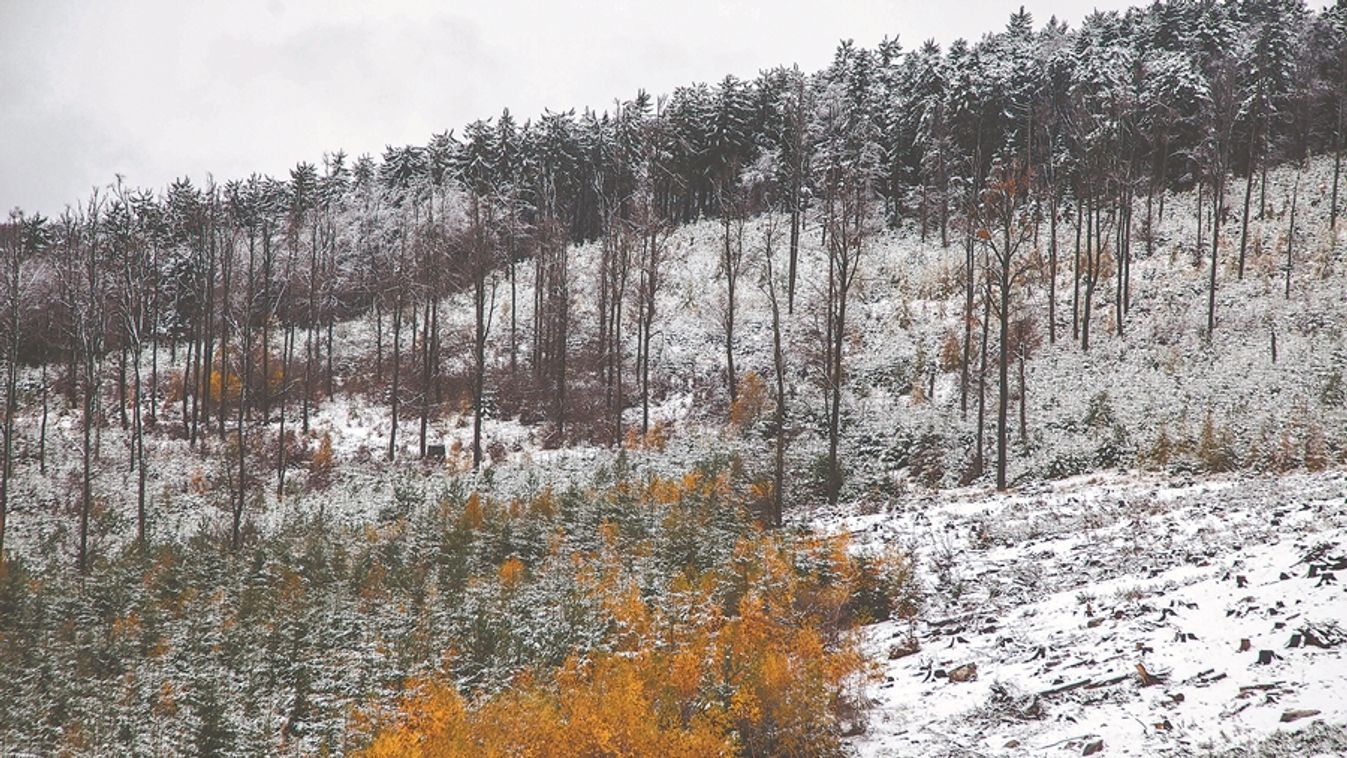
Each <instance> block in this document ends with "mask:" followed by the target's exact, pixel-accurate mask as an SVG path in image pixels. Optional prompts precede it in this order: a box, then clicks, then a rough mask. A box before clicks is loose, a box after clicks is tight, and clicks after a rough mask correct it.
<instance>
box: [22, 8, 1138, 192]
mask: <svg viewBox="0 0 1347 758" xmlns="http://www.w3.org/2000/svg"><path fill="white" fill-rule="evenodd" d="M1129 4H1130V3H1128V2H1127V1H1126V0H1037V1H1036V2H1033V3H1031V4H1028V5H1029V10H1030V11H1031V12H1033V14H1034V20H1035V24H1036V25H1039V26H1041V25H1042V24H1043V23H1044V22H1045V21H1046V20H1047V19H1048V18H1049V17H1050V16H1053V15H1056V16H1057V17H1058V18H1062V19H1065V20H1067V21H1068V22H1069V23H1071V24H1072V25H1073V26H1074V25H1076V24H1077V23H1078V22H1079V21H1080V19H1081V18H1082V17H1083V16H1084V15H1086V14H1087V13H1088V12H1089V11H1090V10H1092V9H1094V8H1095V7H1099V8H1121V7H1125V6H1127V5H1129ZM1019 5H1020V0H946V1H945V2H930V1H929V0H889V1H888V2H884V1H883V0H832V1H831V2H828V1H827V0H811V2H798V0H789V1H787V0H777V1H776V2H770V1H765V2H760V3H748V2H736V1H732V0H673V1H672V2H669V1H660V2H646V3H638V2H629V1H627V0H533V1H532V2H529V1H527V0H477V1H476V2H471V3H468V2H462V0H454V1H452V2H444V3H431V2H425V3H413V2H379V3H375V2H369V3H367V4H360V3H353V2H337V1H335V0H329V1H328V2H323V1H322V0H269V1H268V0H234V1H233V2H223V1H221V2H214V1H212V2H196V1H195V0H109V1H107V2H103V1H101V0H87V1H86V2H75V1H74V0H41V1H39V0H0V214H3V213H4V212H5V211H7V210H8V209H10V208H13V207H15V206H21V207H23V208H24V209H26V210H29V211H33V210H37V211H42V212H44V213H47V214H53V213H56V212H59V211H60V209H61V208H63V207H64V206H65V205H66V204H67V203H73V202H75V201H76V200H78V199H80V198H82V197H84V196H85V195H86V194H87V193H88V191H89V189H90V188H91V187H92V186H94V185H95V184H99V185H101V184H107V183H109V182H111V181H112V180H113V178H114V174H117V173H120V174H122V175H124V176H125V177H126V179H127V181H128V182H129V183H131V184H133V185H137V186H149V187H161V186H163V185H164V184H166V183H167V182H169V181H170V180H172V179H173V178H174V177H176V176H182V175H188V176H191V177H193V179H194V180H197V181H200V180H202V179H203V178H204V177H205V175H206V172H207V171H210V172H213V173H214V175H215V176H216V177H218V178H220V179H228V178H237V177H243V176H246V175H247V174H249V173H251V172H253V171H258V172H264V173H273V174H277V175H281V174H284V173H285V172H287V171H288V170H289V168H290V167H292V166H294V164H295V163H297V162H299V161H301V160H308V161H312V162H315V163H317V162H318V161H319V159H320V158H321V156H322V153H323V152H324V151H325V150H333V149H336V148H344V149H345V150H346V151H347V152H348V153H350V154H352V155H358V154H360V153H362V152H370V153H373V154H375V155H378V153H380V152H381V151H382V150H383V147H384V146H385V145H386V144H406V143H424V142H425V141H426V140H427V138H428V137H429V135H430V134H431V133H432V132H437V131H442V130H444V129H449V128H453V129H455V130H461V127H462V125H463V124H465V123H467V122H468V121H471V120H473V119H475V118H485V117H489V116H493V115H495V114H498V113H499V112H500V110H501V109H502V108H503V107H509V108H510V110H511V112H513V113H514V114H515V115H516V116H517V117H518V118H519V119H520V120H521V121H522V120H523V119H524V118H525V117H529V116H532V115H535V114H537V113H539V112H541V111H542V109H543V108H552V109H554V110H560V109H565V108H571V107H575V108H577V109H580V108H582V107H583V106H586V105H588V106H591V107H594V108H596V109H601V108H603V107H606V106H607V105H609V104H610V103H611V102H612V101H613V100H614V98H618V97H622V98H626V97H630V96H631V95H633V94H635V93H636V91H637V90H638V89H640V88H642V87H644V88H645V89H647V90H649V91H650V92H651V93H652V94H661V93H665V92H668V91H669V90H671V89H672V88H673V87H675V86H677V85H680V84H686V83H689V82H693V81H715V80H718V79H720V78H721V77H723V76H724V75H725V74H726V73H734V74H736V75H738V76H742V77H745V78H748V77H751V76H753V75H755V74H756V73H757V72H758V71H759V70H760V69H763V68H768V67H770V66H773V65H776V64H791V63H799V64H800V66H801V68H803V69H804V70H806V71H813V70H816V69H818V68H821V67H822V66H823V65H825V64H826V63H827V62H828V60H829V59H830V58H831V55H832V51H833V49H834V47H835V45H836V43H837V41H838V40H840V39H843V38H852V39H855V40H856V42H857V43H858V44H861V45H865V46H873V45H874V44H875V43H877V42H878V41H879V40H880V39H881V38H883V37H884V36H885V35H886V34H888V35H898V36H899V38H900V39H901V41H902V42H903V45H904V48H907V49H910V48H912V47H915V46H917V45H918V44H920V43H921V42H922V41H923V40H925V39H927V38H935V39H936V40H937V41H938V42H940V43H941V44H942V45H947V44H948V43H949V42H950V41H952V40H954V39H956V38H958V37H967V38H969V39H976V38H977V37H980V36H981V35H982V34H983V33H984V32H987V31H991V30H997V29H1001V28H1003V27H1004V25H1005V22H1006V19H1007V17H1008V16H1009V14H1010V13H1011V12H1012V11H1013V10H1015V8H1017V7H1018V6H1019Z"/></svg>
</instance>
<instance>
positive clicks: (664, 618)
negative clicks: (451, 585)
mask: <svg viewBox="0 0 1347 758" xmlns="http://www.w3.org/2000/svg"><path fill="white" fill-rule="evenodd" d="M717 479H718V477H701V478H699V479H698V478H693V479H692V480H688V479H686V478H685V479H684V480H683V481H666V482H664V483H663V484H660V485H659V488H662V491H661V492H660V493H659V494H661V495H663V496H668V495H669V494H670V490H672V491H680V490H681V491H684V492H686V491H687V490H688V489H693V490H697V489H701V488H708V487H709V488H714V487H717V486H719V485H718V482H717ZM651 494H652V495H653V494H655V493H653V492H652V493H651ZM607 531H608V532H609V533H608V534H606V535H605V537H606V538H605V539H604V540H603V547H602V548H601V550H600V553H601V554H600V555H598V556H594V558H595V560H594V561H593V565H596V566H598V567H600V568H599V570H598V571H597V572H596V573H592V574H584V576H587V586H589V588H590V589H589V592H590V593H591V594H593V595H595V596H596V599H598V600H600V601H601V602H602V605H603V607H604V609H605V611H606V612H607V614H608V617H609V618H610V620H611V626H610V628H611V630H612V632H611V633H610V635H609V641H608V645H607V646H606V649H607V650H608V651H609V652H601V653H591V654H589V655H588V656H584V657H582V656H580V655H578V654H576V655H572V656H571V657H570V658H569V659H568V660H567V661H566V662H565V663H564V664H563V665H562V666H561V667H560V669H559V670H557V671H556V672H555V673H554V674H553V675H552V676H551V677H550V680H544V679H542V678H540V677H538V676H537V675H533V676H524V677H520V678H519V679H518V680H516V681H515V682H514V685H513V686H512V687H510V688H508V689H506V690H504V691H502V692H499V693H497V694H494V695H489V696H485V697H483V698H481V699H480V700H477V701H475V702H470V701H467V700H465V699H464V697H463V696H462V695H460V694H459V693H458V692H457V691H456V690H455V689H454V688H453V687H452V686H449V685H446V684H443V683H440V682H436V681H419V682H416V683H414V684H413V686H412V687H411V688H410V690H409V694H408V695H407V697H406V698H405V699H404V700H403V701H402V703H401V704H400V705H399V707H398V708H397V710H396V712H395V713H394V714H392V716H391V717H390V718H388V719H386V720H384V721H382V722H380V723H378V724H376V725H375V726H374V734H373V738H372V740H371V742H370V743H369V745H368V748H367V749H366V751H365V754H366V755H368V756H373V757H376V758H382V757H384V756H441V755H443V756H479V757H481V758H495V757H496V756H538V757H539V758H572V757H574V758H581V757H582V756H603V755H606V756H670V758H673V757H674V756H680V757H681V756H731V755H741V754H742V755H785V756H815V755H825V754H829V753H833V752H836V749H837V747H838V745H837V737H836V735H837V733H838V729H837V728H836V727H837V718H838V715H839V714H846V715H850V714H852V713H854V711H853V710H852V708H853V707H854V704H855V703H856V702H857V695H858V688H859V685H860V684H861V683H863V681H864V680H865V677H866V675H867V674H868V672H869V667H868V664H867V662H866V658H865V657H864V656H863V655H862V654H861V652H860V651H859V650H858V649H857V647H856V645H855V644H854V641H853V640H852V638H851V636H850V635H848V634H845V633H844V631H843V628H842V625H841V623H840V619H841V618H842V617H843V615H844V607H845V605H846V603H847V600H848V597H849V587H850V584H851V582H853V581H854V580H855V577H856V575H857V568H856V566H855V563H854V562H853V560H852V559H851V558H850V557H849V556H848V552H847V543H846V541H845V539H840V538H839V539H792V538H789V537H783V536H781V535H778V534H761V533H759V534H755V535H754V536H752V537H749V538H745V539H743V540H741V541H740V543H739V545H738V546H737V547H736V549H735V552H734V558H733V560H732V561H731V562H730V564H729V565H728V566H724V567H722V568H720V569H715V570H711V571H708V572H705V573H702V574H698V575H694V574H691V573H686V572H685V573H684V574H683V575H681V576H679V577H676V578H675V579H674V580H673V581H672V582H671V584H670V587H669V591H668V592H667V593H666V595H665V597H664V598H663V600H662V601H656V600H651V599H645V598H643V597H642V595H641V593H640V591H639V590H638V588H637V586H636V585H635V583H634V582H633V581H631V580H630V579H629V578H628V579H625V580H624V579H623V575H622V573H621V565H622V561H621V560H620V557H619V556H617V555H604V554H605V553H616V552H617V551H618V550H619V549H620V548H619V543H618V541H617V540H616V539H615V535H614V534H612V533H611V532H612V529H608V530H607ZM514 564H518V565H517V566H515V565H514ZM523 571H524V567H523V565H522V564H521V563H519V562H518V561H516V560H514V559H511V560H509V561H506V563H505V564H503V565H502V566H501V568H500V574H501V578H502V581H505V580H506V575H507V574H509V577H510V578H509V581H511V582H514V581H517V578H518V575H520V574H522V573H523Z"/></svg>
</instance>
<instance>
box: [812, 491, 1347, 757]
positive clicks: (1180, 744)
mask: <svg viewBox="0 0 1347 758" xmlns="http://www.w3.org/2000/svg"><path fill="white" fill-rule="evenodd" d="M815 523H816V524H817V525H818V526H820V527H821V528H824V529H827V530H833V531H837V530H844V531H848V532H850V533H852V535H853V537H854V538H855V540H856V542H857V545H858V549H872V548H876V547H881V546H885V545H894V544H896V545H903V546H906V547H908V548H909V549H911V550H913V551H914V552H915V554H916V555H917V556H918V557H919V560H920V561H921V564H922V566H923V567H924V568H925V569H926V570H925V571H924V572H923V573H924V575H925V576H927V577H928V579H927V581H928V586H927V590H928V593H929V600H928V608H927V611H926V613H924V614H923V616H922V620H921V621H919V622H917V623H916V624H915V625H912V624H909V622H905V621H898V622H886V623H883V624H877V625H874V626H872V627H869V628H868V629H867V636H866V644H867V646H868V647H869V649H870V650H871V652H872V653H873V654H874V656H875V658H876V660H878V661H880V666H881V670H882V675H881V677H880V679H879V680H878V681H876V682H875V683H874V684H873V685H872V686H871V687H870V690H869V695H870V697H871V698H873V700H874V702H875V709H874V711H873V713H872V714H871V717H870V724H869V729H868V731H867V733H866V734H865V735H863V736H861V737H859V738H857V739H856V740H855V742H854V746H855V747H856V749H857V750H858V752H859V753H860V754H861V755H863V756H889V755H1059V754H1060V755H1079V754H1082V753H1085V751H1086V750H1088V749H1090V748H1091V747H1093V746H1094V743H1096V742H1099V741H1102V747H1103V750H1104V753H1103V754H1105V755H1191V754H1195V753H1203V752H1208V751H1213V750H1228V749H1233V748H1239V747H1242V746H1246V745H1251V744H1254V743H1257V742H1259V741H1261V740H1263V739H1264V738H1266V737H1267V736H1269V735H1270V734H1272V733H1273V732H1275V731H1276V730H1278V729H1287V730H1297V729H1302V728H1303V727H1304V726H1306V725H1309V724H1313V723H1314V722H1316V721H1321V720H1322V721H1324V722H1326V723H1327V724H1337V725H1341V724H1343V723H1344V722H1347V660H1344V654H1347V631H1344V628H1343V627H1342V626H1341V624H1343V623H1347V585H1345V584H1344V583H1343V582H1342V580H1341V579H1347V473H1344V472H1341V471H1339V472H1335V473H1328V474H1317V475H1310V474H1305V475H1294V476H1286V477H1281V478H1237V479H1236V478H1226V479H1187V480H1181V481H1167V480H1165V479H1161V478H1157V477H1152V476H1148V475H1137V474H1119V475H1107V476H1097V477H1092V478H1087V479H1077V480H1073V481H1069V482H1063V483H1058V484H1057V485H1054V486H1044V487H1040V488H1037V489H1026V490H1024V491H1021V492H1018V493H1012V494H994V493H990V492H987V491H985V490H980V489H979V490H968V489H965V490H957V491H952V492H948V493H943V494H939V495H931V496H926V497H920V498H914V499H913V500H911V501H909V502H907V503H905V504H903V506H901V508H900V509H899V510H895V511H894V512H891V513H882V514H876V515H869V516H846V515H827V514H824V515H821V516H819V517H818V518H817V519H816V522H815ZM1340 577H1341V578H1340ZM913 639H915V642H916V646H912V645H911V641H912V640H913ZM912 647H919V649H917V650H915V651H912V650H911V648H912ZM973 667H975V673H973V671H974V670H973ZM1143 668H1144V674H1143V673H1142V671H1143ZM961 679H968V681H956V680H961ZM1298 712H1302V713H1298ZM1288 719H1290V720H1289V721H1288ZM1339 736H1340V735H1339ZM1337 744H1338V747H1339V749H1341V746H1342V744H1343V743H1341V742H1339V743H1337ZM1289 754H1293V753H1289Z"/></svg>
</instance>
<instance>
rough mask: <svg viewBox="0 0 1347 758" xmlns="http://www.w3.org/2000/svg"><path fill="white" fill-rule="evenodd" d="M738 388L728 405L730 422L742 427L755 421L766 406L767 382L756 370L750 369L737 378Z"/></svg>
mask: <svg viewBox="0 0 1347 758" xmlns="http://www.w3.org/2000/svg"><path fill="white" fill-rule="evenodd" d="M738 389H739V391H738V393H737V395H738V396H737V397H736V398H735V400H734V404H733V405H732V406H730V423H731V424H733V425H734V426H736V427H739V428H740V429H742V428H744V427H746V426H750V425H752V424H753V422H755V421H757V420H758V417H759V416H761V415H762V411H763V409H764V408H766V407H767V383H766V382H764V381H763V380H762V377H760V376H758V373H757V372H756V371H750V372H748V373H747V374H744V375H743V377H742V378H740V379H739V387H738Z"/></svg>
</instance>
